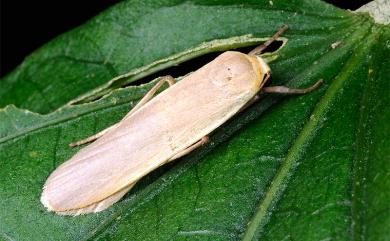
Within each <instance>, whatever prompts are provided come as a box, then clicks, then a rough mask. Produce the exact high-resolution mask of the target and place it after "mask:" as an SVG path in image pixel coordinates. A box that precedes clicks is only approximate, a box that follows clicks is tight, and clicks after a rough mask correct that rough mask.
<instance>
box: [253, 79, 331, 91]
mask: <svg viewBox="0 0 390 241" xmlns="http://www.w3.org/2000/svg"><path fill="white" fill-rule="evenodd" d="M322 83H324V81H323V80H322V79H320V80H319V81H317V82H316V83H315V84H314V85H312V86H310V87H309V88H304V89H293V88H288V87H286V86H270V87H264V88H263V89H262V90H261V91H262V92H264V93H279V94H306V93H310V92H312V91H313V90H315V89H317V88H318V87H319V86H320V85H321V84H322Z"/></svg>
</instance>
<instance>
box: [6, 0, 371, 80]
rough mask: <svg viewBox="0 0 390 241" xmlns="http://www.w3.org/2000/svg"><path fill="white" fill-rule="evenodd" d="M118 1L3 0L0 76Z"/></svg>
mask: <svg viewBox="0 0 390 241" xmlns="http://www.w3.org/2000/svg"><path fill="white" fill-rule="evenodd" d="M118 2H119V0H116V1H115V0H111V1H110V0H94V1H92V0H79V1H77V2H76V1H70V0H68V1H65V0H62V1H60V0H54V1H39V0H36V1H29V0H25V1H18V0H0V4H1V5H0V10H1V12H0V15H1V18H0V23H1V27H0V53H1V59H0V76H4V75H5V74H7V73H8V72H10V71H11V70H12V69H14V68H15V67H16V66H17V65H18V64H20V63H21V62H22V61H23V59H24V57H25V56H27V55H28V54H30V53H31V52H32V51H34V50H35V49H37V48H39V47H40V46H42V45H43V44H45V43H46V42H48V41H49V40H51V39H53V38H54V37H56V36H57V35H59V34H61V33H64V32H66V31H68V30H71V29H72V28H74V27H77V26H79V25H80V24H82V23H84V22H85V21H87V20H88V19H90V18H91V17H93V16H95V15H97V14H98V13H99V12H101V11H102V10H104V9H106V8H107V7H109V6H111V5H114V4H116V3H118ZM327 2H329V3H332V4H334V5H336V6H338V7H341V8H345V9H351V10H354V9H357V8H358V7H360V6H361V5H363V4H365V3H367V2H369V0H351V1H347V0H327Z"/></svg>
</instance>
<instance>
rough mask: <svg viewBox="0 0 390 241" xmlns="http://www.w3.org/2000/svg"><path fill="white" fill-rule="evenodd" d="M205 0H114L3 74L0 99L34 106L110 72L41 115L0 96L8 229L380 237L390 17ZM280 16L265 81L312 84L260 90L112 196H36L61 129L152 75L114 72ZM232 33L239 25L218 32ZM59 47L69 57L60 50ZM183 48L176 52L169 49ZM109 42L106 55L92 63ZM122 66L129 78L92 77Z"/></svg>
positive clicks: (199, 236) (81, 133)
mask: <svg viewBox="0 0 390 241" xmlns="http://www.w3.org/2000/svg"><path fill="white" fill-rule="evenodd" d="M207 2H208V1H205V2H201V1H198V2H191V3H189V2H184V3H182V2H180V1H178V2H175V3H173V1H167V2H163V1H155V2H154V1H150V2H148V3H146V4H145V3H133V2H130V1H129V2H125V3H122V4H119V5H117V6H115V7H113V8H111V9H110V10H108V11H107V12H105V13H103V14H102V15H101V16H98V17H96V18H95V19H94V20H92V21H91V22H89V23H88V24H86V25H84V26H82V27H80V28H79V29H76V30H75V31H73V32H70V33H68V34H65V35H63V36H62V37H60V38H58V39H56V40H55V41H53V42H52V43H50V44H49V45H47V46H45V47H44V48H42V49H41V50H39V51H38V52H37V53H36V54H34V55H32V56H31V57H30V58H29V59H27V60H26V62H25V63H24V64H23V65H21V66H20V67H19V68H18V69H17V70H16V71H15V72H13V73H12V74H11V75H9V76H8V77H7V78H5V79H4V80H3V81H2V83H1V89H0V96H1V97H2V98H1V101H2V103H3V104H6V103H14V104H16V105H17V106H22V107H26V108H30V109H32V110H35V111H41V112H46V111H49V110H52V109H54V108H56V107H58V106H61V105H64V104H65V103H67V102H68V101H70V100H72V99H74V98H76V97H77V96H80V95H85V96H88V95H89V96H93V97H98V96H99V94H97V93H98V92H99V91H100V92H101V91H103V92H101V93H108V92H107V91H110V90H111V89H115V88H117V90H115V91H112V92H111V93H110V94H109V95H106V96H105V97H104V98H102V99H100V100H97V101H94V102H89V103H84V104H78V105H65V106H64V107H62V108H60V109H58V110H56V111H54V112H52V113H50V114H47V115H39V114H36V113H32V112H29V111H26V110H22V109H19V108H16V107H15V106H13V105H10V106H8V107H6V108H4V109H2V110H1V111H0V206H1V207H2V209H1V210H0V233H1V237H2V238H3V239H5V240H76V239H77V240H85V239H101V240H107V239H114V240H115V239H116V240H124V239H127V240H168V239H169V240H171V239H174V240H230V239H233V240H236V239H245V240H251V239H259V238H260V239H261V240H348V239H352V240H386V238H388V237H389V235H390V233H389V230H390V219H389V217H390V214H389V210H390V209H389V204H390V191H389V189H390V188H389V187H390V183H389V182H390V179H389V178H388V177H389V174H390V170H389V169H390V167H389V159H390V143H389V142H390V141H389V138H388V136H389V133H390V124H389V123H390V110H389V107H388V103H389V101H390V97H389V89H390V84H389V81H388V76H390V70H389V64H390V62H389V56H390V46H389V39H390V29H389V27H388V26H385V25H380V24H377V23H374V21H373V20H372V19H370V18H369V17H367V15H362V14H355V13H351V12H346V11H342V10H339V9H337V8H335V7H332V6H330V5H327V4H324V3H322V2H318V1H309V0H308V1H287V0H285V1H274V2H272V1H264V2H261V3H258V1H253V2H251V3H249V2H248V3H245V4H235V3H233V2H232V3H228V2H222V1H218V2H216V3H213V4H210V3H207ZM285 22H286V23H288V24H289V25H290V27H291V30H290V31H288V32H287V33H286V34H285V37H286V38H287V39H288V42H287V44H286V45H285V47H284V48H282V49H281V50H280V51H279V52H277V53H275V54H274V57H277V59H276V60H275V61H274V62H272V64H271V68H272V70H273V79H272V83H273V84H286V85H290V86H308V85H310V84H311V83H314V82H315V81H316V80H317V79H319V78H323V79H324V80H325V81H326V83H325V85H324V86H322V87H321V88H320V89H319V90H317V91H315V92H314V93H311V94H308V95H304V96H299V97H297V96H294V97H281V96H271V95H268V96H264V98H262V100H261V101H260V102H259V103H257V104H255V105H254V106H252V107H250V108H249V109H247V110H246V111H244V112H243V113H241V114H240V115H238V116H237V117H235V118H233V120H231V121H229V122H228V123H227V124H226V125H224V126H223V127H222V128H220V129H218V130H217V131H216V132H215V133H214V134H213V135H212V137H211V140H212V142H211V143H210V144H209V145H207V146H205V147H203V148H201V149H200V150H198V151H196V152H194V153H193V154H191V155H190V156H188V157H185V158H182V159H181V160H179V161H177V162H175V163H172V164H170V165H168V166H165V167H163V168H160V169H158V170H157V171H155V172H153V173H152V174H150V175H148V176H147V177H145V178H144V179H142V180H141V181H140V183H139V184H138V185H137V186H136V187H135V188H134V189H133V190H132V191H131V192H130V193H129V194H128V195H126V197H125V198H124V199H123V200H122V201H120V202H119V203H117V204H115V205H114V206H113V207H112V208H110V209H109V210H107V211H104V212H101V213H98V214H91V215H85V216H79V217H63V216H58V215H54V214H52V213H48V212H46V210H45V209H44V207H43V206H42V205H41V204H40V201H39V197H40V193H41V188H42V186H43V183H44V182H45V180H46V178H47V177H48V175H49V174H50V172H51V171H53V170H54V169H55V168H56V167H57V166H58V165H59V164H60V163H62V162H64V161H66V160H67V159H68V158H69V157H71V156H72V155H73V154H74V153H75V152H76V151H77V150H76V149H70V148H68V143H70V142H72V141H74V140H77V139H80V138H83V137H86V136H88V135H91V134H92V133H95V132H96V131H98V130H101V129H103V128H105V127H107V126H109V125H110V124H112V123H115V122H116V121H118V120H119V119H120V118H121V117H122V116H123V115H124V114H125V113H126V112H127V111H128V110H129V108H130V107H131V106H133V105H134V103H135V102H136V101H137V100H138V99H139V98H140V97H141V96H142V95H143V94H145V92H146V91H147V90H148V89H149V88H150V87H151V86H152V85H153V83H149V84H147V85H141V86H130V87H127V88H118V87H119V86H120V85H123V84H127V83H129V82H131V81H133V80H134V79H132V77H131V76H133V75H132V74H133V73H136V74H137V75H139V76H141V77H142V76H144V75H147V74H150V73H152V72H153V71H156V69H158V68H166V67H167V66H170V65H174V64H176V63H178V62H181V61H183V60H185V59H189V58H192V57H193V56H195V55H198V54H202V53H205V52H208V50H201V51H198V50H199V49H198V50H196V49H195V46H198V45H199V44H201V42H204V41H213V40H215V39H227V40H220V41H217V42H218V43H221V41H222V43H226V44H222V46H223V47H221V48H223V49H225V48H230V47H238V46H246V45H249V44H253V42H257V41H258V39H257V40H256V39H253V38H251V37H239V36H243V35H246V34H253V36H255V37H265V36H269V35H270V34H271V33H273V32H274V31H275V30H276V29H278V28H279V27H280V26H281V25H282V24H283V23H285ZM126 26H128V28H130V29H131V31H130V30H129V32H127V30H126V31H125V30H124V29H126V28H125V27H126ZM118 29H119V30H118ZM120 29H121V30H120ZM115 31H117V33H115ZM81 33H82V34H83V36H86V37H85V38H80V37H79V34H81ZM114 34H116V36H117V37H113V35H114ZM122 35H123V36H127V38H124V37H123V36H122ZM107 36H110V37H107ZM237 37H238V38H237ZM232 38H233V40H234V41H235V40H237V39H240V40H239V41H238V42H234V41H233V42H234V43H233V42H231V43H232V44H229V43H230V42H229V41H231V40H232ZM85 39H93V42H94V44H95V45H94V47H91V46H92V45H88V44H86V43H85V42H83V41H85ZM88 41H92V40H88ZM224 41H225V42H224ZM113 45H115V47H114V46H113ZM206 46H207V47H206V49H210V48H211V47H210V45H207V44H206ZM66 49H68V51H70V52H69V53H68V55H65V56H66V57H64V58H56V57H55V56H56V55H57V56H63V55H64V54H65V52H64V51H65V50H66ZM188 49H189V50H188ZM201 49H202V48H201ZM217 49H218V48H217ZM185 50H188V51H187V52H186V53H188V54H184V57H183V58H173V60H172V59H170V58H169V56H170V55H174V54H178V53H179V52H182V51H185ZM191 50H196V51H191ZM61 51H62V52H61ZM197 51H198V52H197ZM195 52H196V53H197V54H192V53H195ZM109 53H111V54H109ZM70 56H71V57H70ZM107 56H108V57H109V58H108V60H109V61H108V62H109V63H111V64H110V65H108V66H111V67H105V66H107V64H106V65H105V64H103V63H104V62H105V61H104V60H105V59H106V58H107ZM53 58H54V60H53V61H49V59H53ZM162 58H168V60H166V61H165V62H164V61H160V62H158V64H157V65H159V64H160V63H163V65H160V67H158V68H155V67H153V66H152V67H151V68H144V69H141V70H140V71H139V72H137V71H134V70H133V69H134V68H140V67H142V66H145V65H148V64H152V62H153V61H158V60H159V59H162ZM99 63H102V64H99ZM113 66H114V67H113ZM154 66H156V65H154ZM153 68H155V69H154V70H153ZM112 69H115V71H113V72H112V73H111V72H109V71H111V70H112ZM104 71H107V73H106V74H104V73H103V72H104ZM132 71H133V72H132ZM142 71H145V72H142ZM114 72H115V73H114ZM126 72H130V75H129V76H130V78H128V77H124V78H121V79H120V81H119V82H116V83H115V84H114V85H110V86H103V84H104V83H105V82H107V81H108V80H109V79H110V78H112V77H114V76H115V75H117V74H118V73H120V74H123V73H126ZM32 76H33V77H32ZM86 76H89V77H90V79H88V78H86ZM32 78H34V80H32ZM26 83H28V84H26ZM37 83H39V84H37ZM31 86H35V87H37V88H34V89H31ZM99 86H100V87H99ZM42 87H44V89H42ZM65 87H66V91H64V90H65ZM95 88H98V89H99V91H98V92H96V91H93V89H95ZM29 96H31V97H29ZM28 98H30V99H28ZM87 99H88V98H87ZM87 99H86V100H87ZM221 143H222V144H221Z"/></svg>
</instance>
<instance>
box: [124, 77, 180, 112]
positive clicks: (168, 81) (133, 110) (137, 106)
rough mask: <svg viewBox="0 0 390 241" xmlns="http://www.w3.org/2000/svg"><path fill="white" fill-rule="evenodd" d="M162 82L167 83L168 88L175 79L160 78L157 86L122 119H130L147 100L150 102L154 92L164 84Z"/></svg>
mask: <svg viewBox="0 0 390 241" xmlns="http://www.w3.org/2000/svg"><path fill="white" fill-rule="evenodd" d="M164 82H167V83H168V84H169V86H172V85H174V84H175V79H174V78H173V77H172V76H170V75H166V76H163V77H161V78H160V80H159V81H158V82H157V84H156V85H155V86H153V88H151V89H150V90H149V92H148V93H146V95H145V96H144V97H143V98H142V99H141V100H140V101H139V102H138V104H137V105H136V106H134V108H133V109H132V110H131V111H130V112H129V113H127V115H126V116H125V117H124V118H123V119H126V118H127V117H130V116H131V115H132V114H133V113H134V112H136V111H137V110H138V109H139V108H141V107H142V106H143V105H144V104H146V103H147V102H148V101H149V100H151V99H152V98H153V96H154V95H155V94H156V92H157V91H158V90H159V89H160V88H161V86H162V85H163V84H164Z"/></svg>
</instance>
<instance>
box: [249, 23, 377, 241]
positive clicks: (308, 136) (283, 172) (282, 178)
mask: <svg viewBox="0 0 390 241" xmlns="http://www.w3.org/2000/svg"><path fill="white" fill-rule="evenodd" d="M371 27H372V26H371V25H368V26H367V24H366V27H365V28H363V27H361V28H360V29H359V30H358V31H356V32H355V34H354V35H353V36H352V37H351V39H352V41H351V42H355V43H356V42H357V41H358V40H359V39H360V37H359V36H360V35H361V34H362V35H363V34H365V35H368V34H369V30H370V28H371ZM375 37H376V34H371V35H369V36H368V37H367V41H366V42H364V43H363V44H361V45H360V47H358V48H357V49H358V51H357V52H356V54H355V55H353V56H352V57H351V58H350V59H349V60H348V61H347V63H346V64H345V65H344V67H343V69H342V70H341V71H340V72H341V74H340V75H338V76H337V77H336V78H335V79H334V80H333V82H332V84H331V85H330V86H329V88H328V90H327V91H326V92H325V94H324V95H323V96H322V97H321V99H320V101H319V102H318V104H317V105H316V107H315V108H314V110H313V112H312V115H311V116H310V119H309V121H308V122H307V123H306V124H305V126H304V127H303V129H302V131H301V133H300V134H299V136H298V137H297V138H296V140H295V142H294V143H293V144H292V147H291V148H290V150H289V151H288V153H287V156H286V158H285V161H284V162H283V163H282V165H281V166H280V168H279V170H278V172H277V173H276V175H275V177H274V179H273V180H272V182H271V184H270V186H269V188H268V191H267V192H266V193H265V195H264V198H263V200H262V201H261V202H260V203H259V205H258V207H257V209H256V212H255V214H254V215H253V216H252V218H251V219H250V221H249V223H248V228H247V229H246V231H245V233H244V235H243V238H242V240H243V241H250V240H253V238H254V237H255V235H256V234H257V233H258V232H259V231H260V229H261V228H262V227H264V225H265V224H266V222H267V218H268V214H269V213H270V211H269V209H270V208H271V206H272V205H273V204H275V202H276V201H277V197H278V196H279V195H281V194H282V192H283V191H284V189H285V187H284V186H285V185H283V184H284V183H286V182H288V179H289V176H290V175H289V174H290V172H291V171H293V169H294V168H295V167H296V166H297V162H298V160H299V159H300V158H301V156H302V154H303V153H304V150H305V149H306V147H307V144H308V143H310V141H311V140H312V139H313V138H314V137H315V134H316V131H317V130H318V128H317V127H318V126H320V125H321V124H322V122H323V120H324V118H323V117H324V116H325V115H326V114H327V112H328V110H329V109H330V108H329V107H330V106H331V105H332V103H333V101H334V100H335V99H336V98H337V94H338V93H339V90H340V89H342V87H343V86H344V85H345V84H346V83H348V78H349V77H350V75H351V74H352V72H351V71H343V70H348V69H350V68H353V66H355V65H357V64H358V62H359V60H360V59H361V58H363V56H364V54H365V53H366V52H367V51H368V50H369V49H370V48H371V45H372V43H373V41H374V40H375Z"/></svg>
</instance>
